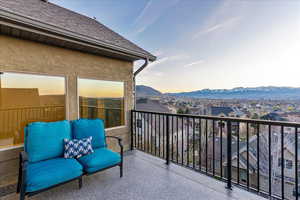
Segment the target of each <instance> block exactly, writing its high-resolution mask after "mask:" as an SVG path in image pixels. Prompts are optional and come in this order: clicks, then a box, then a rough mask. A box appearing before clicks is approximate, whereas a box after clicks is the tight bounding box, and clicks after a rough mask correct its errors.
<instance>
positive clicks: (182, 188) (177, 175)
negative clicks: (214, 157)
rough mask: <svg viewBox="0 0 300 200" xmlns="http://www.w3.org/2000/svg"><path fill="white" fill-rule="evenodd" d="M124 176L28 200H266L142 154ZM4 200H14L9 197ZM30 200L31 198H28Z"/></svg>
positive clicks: (94, 179) (108, 175) (106, 176)
mask: <svg viewBox="0 0 300 200" xmlns="http://www.w3.org/2000/svg"><path fill="white" fill-rule="evenodd" d="M124 159H125V164H124V176H123V178H119V168H118V167H116V168H112V169H109V170H106V171H104V172H100V173H98V174H94V175H91V176H85V177H84V178H83V187H82V189H81V190H79V189H78V183H77V181H75V182H71V183H68V184H65V185H62V186H59V187H57V188H53V189H51V190H48V191H46V192H43V193H40V194H38V195H36V196H33V197H30V198H29V199H41V200H48V199H49V200H52V199H53V200H54V199H55V200H58V199H63V200H69V199H70V200H74V199H80V200H98V199H103V200H160V199H161V200H167V199H168V200H194V199H195V200H229V199H230V200H231V199H234V200H260V199H265V198H263V197H260V196H258V195H256V194H253V193H250V192H248V191H246V190H242V189H240V188H237V187H233V190H227V189H225V183H224V182H220V181H218V180H215V179H213V178H211V177H208V176H205V175H202V174H200V173H197V172H194V171H192V170H189V169H185V168H183V167H180V166H177V165H174V164H170V165H169V166H167V165H166V164H165V161H164V160H161V159H159V158H156V157H153V156H150V155H147V154H144V153H142V152H139V151H132V152H128V153H126V155H125V157H124ZM0 199H1V200H15V199H18V195H16V194H10V195H7V196H5V197H2V198H0ZM27 199H28V198H27Z"/></svg>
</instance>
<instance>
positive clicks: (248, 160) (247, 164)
mask: <svg viewBox="0 0 300 200" xmlns="http://www.w3.org/2000/svg"><path fill="white" fill-rule="evenodd" d="M249 182H250V180H249V123H248V122H247V188H248V189H249V185H250V184H249Z"/></svg>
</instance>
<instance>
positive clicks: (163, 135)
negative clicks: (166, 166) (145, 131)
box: [162, 115, 165, 158]
mask: <svg viewBox="0 0 300 200" xmlns="http://www.w3.org/2000/svg"><path fill="white" fill-rule="evenodd" d="M162 140H163V141H162V142H163V158H165V116H164V115H163V132H162Z"/></svg>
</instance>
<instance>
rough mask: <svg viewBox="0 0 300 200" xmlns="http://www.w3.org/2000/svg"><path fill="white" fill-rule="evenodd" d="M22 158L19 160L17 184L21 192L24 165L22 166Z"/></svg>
mask: <svg viewBox="0 0 300 200" xmlns="http://www.w3.org/2000/svg"><path fill="white" fill-rule="evenodd" d="M21 164H22V163H21V158H20V161H19V174H18V184H17V193H20V189H21V181H22V180H21V179H22V166H21Z"/></svg>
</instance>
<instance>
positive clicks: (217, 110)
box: [210, 106, 234, 117]
mask: <svg viewBox="0 0 300 200" xmlns="http://www.w3.org/2000/svg"><path fill="white" fill-rule="evenodd" d="M210 114H211V115H213V116H219V117H231V116H234V110H233V109H232V108H231V107H223V106H222V107H216V106H212V107H210Z"/></svg>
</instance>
